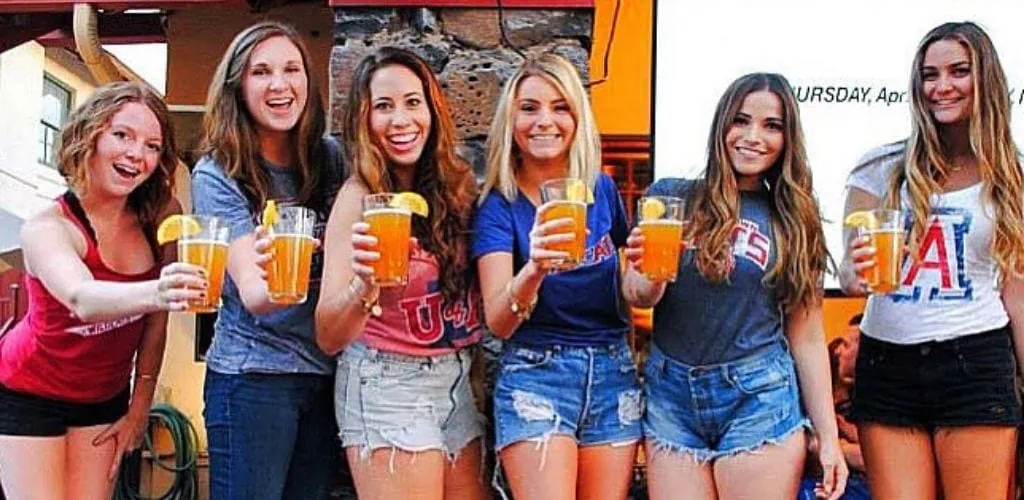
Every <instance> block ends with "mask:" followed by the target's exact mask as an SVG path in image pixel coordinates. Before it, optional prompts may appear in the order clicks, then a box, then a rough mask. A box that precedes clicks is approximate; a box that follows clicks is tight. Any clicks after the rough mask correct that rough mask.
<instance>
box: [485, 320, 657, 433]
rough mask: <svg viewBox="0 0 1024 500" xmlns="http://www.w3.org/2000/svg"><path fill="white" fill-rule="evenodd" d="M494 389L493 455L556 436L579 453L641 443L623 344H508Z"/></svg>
mask: <svg viewBox="0 0 1024 500" xmlns="http://www.w3.org/2000/svg"><path fill="white" fill-rule="evenodd" d="M499 365H500V368H499V370H500V371H499V374H498V381H497V384H496V385H495V387H494V418H495V422H496V427H497V429H496V430H497V443H496V449H497V450H498V451H501V450H502V449H503V448H505V447H506V446H508V445H510V444H514V443H517V442H520V441H536V442H538V443H542V442H544V441H545V440H547V439H549V438H550V437H551V436H553V435H555V434H560V435H568V436H572V437H573V438H574V439H575V440H576V442H577V443H578V444H579V445H580V446H589V445H599V444H626V443H635V442H637V441H639V440H640V438H641V436H642V434H641V428H640V418H641V417H642V415H643V402H642V400H641V391H640V382H639V380H638V379H637V370H636V363H635V362H634V361H633V357H632V355H631V352H630V350H629V346H628V345H627V344H626V341H625V340H623V341H622V342H619V343H616V344H612V345H605V346H593V347H569V346H558V345H555V346H545V347H537V346H528V345H523V344H515V343H509V344H507V345H506V346H505V350H504V351H503V352H502V355H501V359H500V360H499Z"/></svg>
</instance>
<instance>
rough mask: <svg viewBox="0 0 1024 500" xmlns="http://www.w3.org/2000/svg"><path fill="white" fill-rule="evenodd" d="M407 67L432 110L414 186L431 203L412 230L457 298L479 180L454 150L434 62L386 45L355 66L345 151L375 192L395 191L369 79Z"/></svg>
mask: <svg viewBox="0 0 1024 500" xmlns="http://www.w3.org/2000/svg"><path fill="white" fill-rule="evenodd" d="M386 66H402V67H404V68H407V69H408V70H409V71H412V72H413V73H414V74H416V76H417V77H419V79H420V82H421V83H422V84H423V90H424V94H425V97H426V101H427V107H428V108H429V109H430V120H431V127H430V135H429V136H428V137H427V142H426V144H425V145H424V147H423V153H422V154H421V155H420V159H419V161H418V162H417V164H416V167H415V168H416V174H415V176H414V178H413V190H414V191H415V192H417V193H419V194H420V195H422V196H423V197H424V198H426V200H427V205H429V206H430V216H429V217H427V218H422V217H413V234H414V235H415V236H416V238H418V239H419V241H420V245H421V246H422V247H423V248H424V249H425V250H427V251H429V252H430V253H432V254H434V256H435V257H436V258H437V259H438V263H439V264H440V268H441V275H440V280H441V292H442V294H443V295H444V297H445V299H446V300H452V299H454V298H455V297H457V296H458V294H460V293H462V292H463V291H464V290H465V289H466V288H467V287H468V285H469V284H470V283H471V274H472V270H471V267H472V266H470V265H469V255H468V254H469V233H470V223H471V213H472V203H473V198H474V196H475V194H476V192H475V191H476V181H475V179H474V177H473V171H472V170H471V169H470V168H469V165H467V164H466V163H465V162H464V161H462V160H461V159H460V158H459V157H458V155H457V154H456V153H455V141H456V136H455V125H454V124H453V123H452V119H451V112H450V111H449V107H448V102H447V100H446V99H445V97H444V94H443V93H442V91H441V87H440V86H439V85H438V84H437V79H436V78H435V77H434V73H433V72H432V71H431V70H430V66H428V65H427V63H426V62H424V61H423V59H421V58H420V57H419V56H417V55H416V54H414V53H412V52H409V51H407V50H404V49H399V48H395V47H383V48H381V49H379V50H377V52H375V53H373V54H371V55H369V56H367V57H366V58H365V59H363V60H362V62H360V63H359V66H358V67H356V70H355V74H354V75H353V77H352V88H351V90H350V91H349V94H348V106H347V107H346V108H345V117H344V129H345V130H344V136H345V145H346V147H345V151H346V154H347V155H348V160H349V162H350V165H352V167H353V171H354V173H355V175H356V176H358V178H359V180H360V181H361V182H362V183H363V185H365V186H366V187H367V189H368V190H369V191H370V192H371V193H383V192H392V191H395V190H396V189H397V188H398V180H397V178H396V177H395V174H394V172H393V171H392V169H391V168H390V165H389V162H388V160H387V155H386V154H385V153H384V151H383V150H382V149H381V146H380V144H378V143H377V141H376V140H375V139H374V138H373V136H372V134H371V133H370V102H371V100H372V97H373V96H372V95H371V94H370V81H371V80H372V79H373V76H374V74H375V73H376V72H377V70H379V69H381V68H383V67H386Z"/></svg>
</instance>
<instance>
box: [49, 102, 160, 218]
mask: <svg viewBox="0 0 1024 500" xmlns="http://www.w3.org/2000/svg"><path fill="white" fill-rule="evenodd" d="M130 102H134V103H138V104H142V105H144V106H146V108H148V109H149V110H150V111H152V112H153V115H154V116H156V120H157V122H158V123H159V124H160V134H161V136H162V139H161V149H160V159H159V161H158V162H157V165H156V168H155V169H154V170H153V174H152V175H150V176H149V178H148V179H146V181H145V182H143V183H142V184H141V185H140V186H139V187H137V188H135V190H134V191H132V192H131V194H129V195H128V206H129V207H130V208H131V209H132V210H133V211H135V213H136V214H137V216H138V218H139V225H140V226H141V227H142V228H143V230H144V231H146V232H153V231H154V230H155V228H156V223H157V220H156V219H157V217H159V216H160V215H161V214H162V213H163V211H164V209H165V208H166V207H167V204H168V203H169V202H170V201H171V198H172V196H173V193H174V171H175V169H176V168H177V166H178V149H177V146H176V145H175V143H174V126H173V125H172V124H171V119H170V114H169V113H168V112H167V105H166V104H165V103H164V100H163V98H161V97H160V95H159V94H157V93H156V91H154V90H153V89H151V88H149V87H147V86H145V85H143V84H140V83H133V82H115V83H110V84H107V85H104V86H102V87H100V88H98V89H96V91H95V92H93V94H92V95H91V96H89V98H88V99H87V100H86V101H85V102H84V103H82V105H81V106H79V107H78V108H77V109H75V111H74V112H73V113H71V116H70V118H68V123H67V125H65V126H64V129H63V130H62V131H61V134H60V151H59V152H58V160H57V170H58V171H59V172H60V174H61V175H62V176H63V177H64V179H65V180H66V181H67V183H68V185H69V186H71V187H72V188H73V189H78V190H87V189H88V186H89V178H88V172H89V168H88V162H89V159H90V158H91V157H92V155H93V154H94V153H95V152H96V140H97V139H98V138H99V136H100V134H101V133H103V131H104V130H106V129H107V127H109V126H110V120H111V119H112V118H113V117H114V115H115V114H117V112H118V111H120V110H121V108H122V107H124V105H125V104H127V103H130Z"/></svg>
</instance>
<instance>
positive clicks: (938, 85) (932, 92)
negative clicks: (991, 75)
mask: <svg viewBox="0 0 1024 500" xmlns="http://www.w3.org/2000/svg"><path fill="white" fill-rule="evenodd" d="M921 92H922V94H923V95H924V99H925V103H926V104H927V106H928V110H929V111H930V112H931V114H932V116H933V117H934V118H935V121H936V122H938V123H940V124H945V125H951V124H955V123H960V122H963V121H966V120H969V119H970V118H971V113H972V109H973V106H974V77H973V75H972V74H971V56H970V54H969V53H968V52H967V48H966V47H964V46H963V44H961V43H960V42H958V41H956V40H939V41H937V42H935V43H933V44H931V45H930V46H929V47H928V50H927V51H925V54H924V63H923V64H922V66H921Z"/></svg>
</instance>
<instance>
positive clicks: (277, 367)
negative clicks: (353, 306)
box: [192, 137, 346, 375]
mask: <svg viewBox="0 0 1024 500" xmlns="http://www.w3.org/2000/svg"><path fill="white" fill-rule="evenodd" d="M324 147H325V151H324V153H325V164H324V165H323V168H324V173H325V177H324V181H323V183H322V186H321V189H323V190H324V191H323V196H322V200H323V201H322V202H321V203H320V204H319V206H315V207H308V208H310V209H312V210H314V211H315V212H317V224H316V228H315V230H314V236H315V237H316V238H319V239H320V240H321V241H323V234H324V229H325V227H326V224H327V217H328V215H329V214H330V211H331V205H332V204H333V202H334V197H335V195H336V194H337V192H338V189H339V188H340V187H341V184H342V182H344V180H345V176H346V172H345V168H344V163H343V157H342V153H341V146H340V144H339V143H338V142H337V141H336V140H335V139H333V138H329V137H328V138H325V139H324ZM260 167H261V168H262V169H263V170H264V172H266V173H267V174H268V175H269V176H270V197H271V198H273V199H275V200H278V201H279V202H280V201H284V202H287V201H294V200H295V199H296V198H297V196H298V186H297V179H296V175H295V170H294V169H292V168H280V167H275V166H272V165H270V164H269V163H267V162H265V161H261V162H260ZM192 199H193V203H194V205H195V206H194V211H195V213H197V214H207V215H213V216H216V217H219V218H221V219H222V220H224V221H226V223H227V225H228V227H229V228H230V230H231V234H230V236H229V238H228V240H229V241H231V242H233V241H235V240H236V239H238V238H239V237H241V236H244V235H246V234H249V233H251V232H253V231H254V230H255V228H256V225H257V224H258V219H259V216H260V214H259V210H255V211H254V210H253V209H252V208H251V207H250V204H249V201H248V199H247V198H246V197H245V195H244V194H243V193H242V190H241V189H240V187H239V186H238V183H236V182H235V181H234V179H230V178H228V177H227V175H226V174H225V173H224V169H223V168H221V166H220V165H219V164H217V163H216V162H215V161H213V159H211V158H209V157H203V158H202V159H200V160H199V162H198V163H197V164H196V167H195V170H193V172H192ZM322 274H323V251H322V249H319V248H318V249H317V250H316V251H315V253H314V254H313V264H312V269H311V271H310V280H309V296H308V297H307V298H306V302H305V303H303V304H298V305H295V306H290V307H286V308H283V309H280V310H277V311H275V312H272V313H269V314H263V315H254V314H251V313H249V311H247V310H246V309H245V306H243V305H242V299H241V297H240V295H239V291H238V287H237V286H236V285H235V283H234V281H233V280H232V279H231V276H230V275H225V278H224V288H223V290H222V292H221V300H222V305H221V308H220V311H219V314H218V317H217V323H216V325H215V326H214V337H213V344H212V345H211V346H210V350H209V352H208V353H207V356H206V362H207V365H208V367H209V368H210V369H211V370H214V371H216V372H218V373H225V374H238V373H313V374H324V375H327V374H332V373H334V366H335V364H334V361H333V360H332V359H331V358H330V357H328V356H327V355H326V354H324V353H323V352H322V351H320V349H319V348H318V347H317V345H316V328H315V327H314V323H313V320H314V311H315V308H316V303H317V299H318V298H319V297H320V277H321V275H322Z"/></svg>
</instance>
